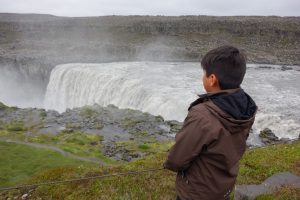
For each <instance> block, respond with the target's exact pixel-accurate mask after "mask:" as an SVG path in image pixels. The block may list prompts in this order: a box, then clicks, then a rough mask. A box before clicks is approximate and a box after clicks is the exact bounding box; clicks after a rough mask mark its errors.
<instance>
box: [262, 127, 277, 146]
mask: <svg viewBox="0 0 300 200" xmlns="http://www.w3.org/2000/svg"><path fill="white" fill-rule="evenodd" d="M259 137H260V138H261V141H262V142H263V143H264V144H274V143H277V142H278V141H279V138H278V137H277V136H276V135H275V134H274V133H273V131H272V130H271V129H269V128H265V129H263V130H262V131H260V133H259Z"/></svg>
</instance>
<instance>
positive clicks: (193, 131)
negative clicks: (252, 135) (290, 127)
mask: <svg viewBox="0 0 300 200" xmlns="http://www.w3.org/2000/svg"><path fill="white" fill-rule="evenodd" d="M201 66H202V68H203V72H204V75H203V80H202V81H203V86H204V88H205V90H206V92H207V94H204V95H200V96H199V98H198V99H197V100H196V101H194V102H193V103H192V104H191V105H190V107H189V109H188V110H189V113H188V115H187V117H186V119H185V120H184V124H183V127H182V129H181V130H180V131H179V132H178V133H177V134H176V139H175V140H176V143H175V144H174V146H173V147H172V148H171V149H170V152H169V155H168V158H167V160H166V162H165V163H164V167H165V168H167V169H170V170H172V171H175V172H177V178H176V190H177V193H178V196H177V199H181V200H189V199H193V200H221V199H222V200H223V199H229V195H230V193H231V191H232V190H233V187H234V184H235V180H236V177H237V175H238V170H239V160H240V159H241V157H242V155H243V153H244V152H245V149H246V140H247V138H248V135H249V131H250V129H251V126H252V124H253V122H254V117H255V113H256V110H257V107H256V105H255V102H254V101H253V100H252V99H251V97H250V96H249V95H248V94H246V93H245V92H244V91H243V90H242V89H241V88H240V85H241V83H242V81H243V78H244V75H245V72H246V61H245V57H244V56H243V54H242V53H241V52H240V51H239V50H238V49H237V48H235V47H232V46H222V47H219V48H216V49H213V50H211V51H209V52H208V53H207V54H206V55H205V56H204V57H203V59H202V61H201Z"/></svg>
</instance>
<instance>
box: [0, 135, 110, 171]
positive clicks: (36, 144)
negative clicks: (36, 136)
mask: <svg viewBox="0 0 300 200" xmlns="http://www.w3.org/2000/svg"><path fill="white" fill-rule="evenodd" d="M0 141H2V142H8V143H15V144H23V145H28V146H32V147H36V148H43V149H49V150H52V151H56V152H58V153H60V154H62V155H63V156H68V157H70V158H74V159H77V160H81V161H86V162H93V163H97V164H100V165H106V163H104V162H103V161H102V160H99V159H97V158H87V157H82V156H77V155H74V154H71V153H69V152H66V151H64V150H61V149H60V148H58V147H55V146H51V145H47V144H39V143H32V142H22V141H18V140H11V139H0Z"/></svg>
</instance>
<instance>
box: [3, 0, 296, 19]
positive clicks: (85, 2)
mask: <svg viewBox="0 0 300 200" xmlns="http://www.w3.org/2000/svg"><path fill="white" fill-rule="evenodd" d="M0 12H6V13H7V12H9V13H44V14H52V15H58V16H102V15H217V16H231V15H278V16H300V0H244V1H243V0H0Z"/></svg>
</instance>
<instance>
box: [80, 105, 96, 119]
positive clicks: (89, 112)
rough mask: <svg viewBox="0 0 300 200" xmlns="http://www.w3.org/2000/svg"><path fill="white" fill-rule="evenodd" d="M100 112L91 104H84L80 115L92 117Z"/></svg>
mask: <svg viewBox="0 0 300 200" xmlns="http://www.w3.org/2000/svg"><path fill="white" fill-rule="evenodd" d="M96 114H98V112H97V111H96V110H94V109H93V108H92V107H91V106H84V107H82V108H81V110H80V115H81V116H83V117H86V118H91V117H92V116H94V115H96Z"/></svg>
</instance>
